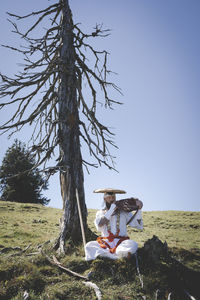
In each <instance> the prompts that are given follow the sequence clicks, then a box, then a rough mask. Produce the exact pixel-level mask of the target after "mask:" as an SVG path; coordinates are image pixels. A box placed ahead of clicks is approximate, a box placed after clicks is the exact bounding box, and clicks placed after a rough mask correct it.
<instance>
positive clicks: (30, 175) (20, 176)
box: [0, 139, 50, 205]
mask: <svg viewBox="0 0 200 300" xmlns="http://www.w3.org/2000/svg"><path fill="white" fill-rule="evenodd" d="M34 166H35V160H34V158H33V155H31V153H30V152H29V151H28V150H27V149H26V146H25V144H24V143H22V142H21V141H18V140H17V139H16V140H15V142H14V144H13V145H12V146H11V147H9V148H8V150H7V151H6V153H5V156H4V158H3V161H2V165H1V166H0V192H1V200H3V201H11V202H22V203H39V204H42V205H47V204H48V203H49V201H50V200H49V199H47V198H46V197H43V196H42V195H41V191H42V190H46V189H47V182H46V181H45V180H44V179H43V177H42V176H41V174H40V172H39V169H37V168H36V169H35V168H34Z"/></svg>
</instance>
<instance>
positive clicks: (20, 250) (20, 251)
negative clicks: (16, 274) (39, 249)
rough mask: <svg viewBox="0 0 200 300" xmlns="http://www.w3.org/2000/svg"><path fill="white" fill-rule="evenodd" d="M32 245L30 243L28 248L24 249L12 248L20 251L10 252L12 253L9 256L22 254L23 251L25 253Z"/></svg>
mask: <svg viewBox="0 0 200 300" xmlns="http://www.w3.org/2000/svg"><path fill="white" fill-rule="evenodd" d="M30 246H31V244H30V245H28V246H27V247H26V248H24V249H21V248H20V247H14V248H11V247H10V248H11V250H18V251H19V252H17V253H13V254H10V255H8V257H11V256H19V255H21V254H22V253H25V252H26V251H27V250H28V249H29V248H30Z"/></svg>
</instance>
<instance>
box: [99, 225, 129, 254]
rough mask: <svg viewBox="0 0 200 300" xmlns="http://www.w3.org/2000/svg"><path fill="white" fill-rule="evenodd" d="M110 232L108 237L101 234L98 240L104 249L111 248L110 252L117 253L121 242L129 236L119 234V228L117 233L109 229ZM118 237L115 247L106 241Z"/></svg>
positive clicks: (111, 240)
mask: <svg viewBox="0 0 200 300" xmlns="http://www.w3.org/2000/svg"><path fill="white" fill-rule="evenodd" d="M108 233H109V236H107V237H103V236H99V237H98V238H97V242H98V243H99V245H100V246H101V248H103V249H106V248H109V251H110V253H115V251H116V249H117V247H118V246H119V245H120V244H121V242H123V241H125V240H128V239H129V237H128V236H119V230H118V232H117V234H113V233H112V232H110V231H109V230H108ZM116 238H117V239H119V241H118V242H117V245H116V246H115V247H114V248H111V247H110V245H109V244H108V243H107V242H106V241H105V240H108V241H109V242H113V241H114V239H116Z"/></svg>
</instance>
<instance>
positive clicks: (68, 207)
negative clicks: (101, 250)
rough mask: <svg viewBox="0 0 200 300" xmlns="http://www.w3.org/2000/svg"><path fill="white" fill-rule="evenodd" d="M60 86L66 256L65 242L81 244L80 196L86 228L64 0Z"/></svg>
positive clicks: (61, 245)
mask: <svg viewBox="0 0 200 300" xmlns="http://www.w3.org/2000/svg"><path fill="white" fill-rule="evenodd" d="M63 4H64V5H63V13H62V17H63V20H62V32H61V39H62V40H61V50H60V64H59V68H60V83H59V134H58V138H59V145H60V158H61V161H60V165H61V171H60V185H61V194H62V199H63V210H64V212H63V217H62V222H61V232H60V236H59V238H58V241H57V246H56V248H59V250H60V252H65V249H64V245H65V240H66V239H67V238H71V239H72V240H73V241H78V240H81V230H80V220H79V215H78V207H77V201H76V191H75V190H76V188H77V190H78V194H79V200H80V207H81V211H82V219H83V224H84V228H85V229H86V227H87V208H86V205H85V195H84V177H83V170H82V157H81V151H80V139H79V114H78V106H77V92H76V73H75V49H74V44H73V22H72V15H71V10H70V7H69V4H68V0H63Z"/></svg>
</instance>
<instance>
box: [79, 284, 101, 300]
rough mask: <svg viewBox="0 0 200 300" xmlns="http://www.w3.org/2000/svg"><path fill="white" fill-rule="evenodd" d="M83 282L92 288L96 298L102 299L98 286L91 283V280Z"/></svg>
mask: <svg viewBox="0 0 200 300" xmlns="http://www.w3.org/2000/svg"><path fill="white" fill-rule="evenodd" d="M83 283H84V284H85V285H86V286H88V287H90V288H92V289H94V291H95V294H96V296H97V299H98V300H101V299H102V293H101V291H100V289H99V287H98V286H97V285H96V284H95V283H93V282H91V281H87V282H85V281H84V282H83Z"/></svg>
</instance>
